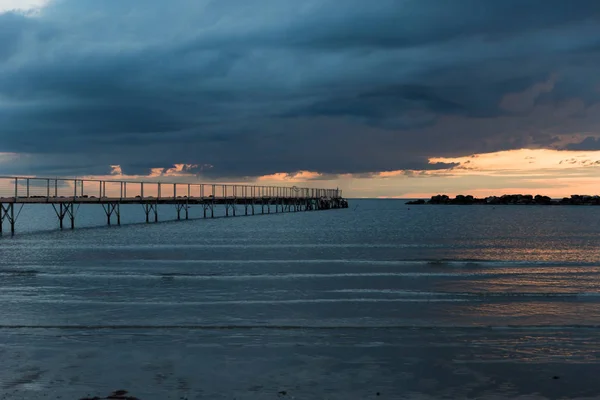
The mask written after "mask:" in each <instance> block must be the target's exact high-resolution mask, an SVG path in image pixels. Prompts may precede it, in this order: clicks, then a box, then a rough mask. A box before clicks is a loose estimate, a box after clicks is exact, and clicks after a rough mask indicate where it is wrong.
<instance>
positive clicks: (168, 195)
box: [0, 176, 348, 234]
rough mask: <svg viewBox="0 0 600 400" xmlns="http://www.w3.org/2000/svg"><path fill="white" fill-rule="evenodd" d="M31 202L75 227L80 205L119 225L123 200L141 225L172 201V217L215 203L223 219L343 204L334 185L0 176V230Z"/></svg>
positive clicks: (206, 211)
mask: <svg viewBox="0 0 600 400" xmlns="http://www.w3.org/2000/svg"><path fill="white" fill-rule="evenodd" d="M35 204H51V205H52V207H53V208H54V211H55V213H56V216H57V218H58V226H59V228H60V229H63V228H64V225H65V219H66V220H67V222H68V223H69V225H70V226H69V227H70V228H71V229H74V228H75V219H76V218H75V217H76V214H77V210H78V208H79V206H80V205H82V204H99V205H101V206H102V207H103V209H104V212H105V213H106V218H107V219H106V221H107V224H108V225H111V224H113V223H114V224H117V225H120V224H121V208H120V206H121V205H124V204H140V205H142V207H143V210H144V213H145V216H146V222H147V223H149V222H151V221H153V222H158V206H159V205H174V206H175V209H176V211H177V219H189V212H188V209H189V207H190V206H192V205H200V206H201V207H202V208H203V216H204V218H214V217H215V208H216V207H223V208H224V210H225V216H227V217H229V216H236V215H255V214H268V213H271V212H275V213H279V212H282V213H283V212H298V211H316V210H328V209H336V208H347V207H348V203H347V201H346V200H345V199H344V198H343V197H342V191H341V190H339V189H317V188H298V187H295V186H294V187H283V186H256V185H234V184H216V183H180V182H167V181H161V182H157V181H118V180H94V179H63V178H38V177H14V176H0V234H1V233H2V230H3V227H4V225H5V223H6V224H7V225H8V227H9V228H10V232H11V234H14V233H15V225H16V222H17V220H18V217H19V214H20V211H21V210H22V208H23V206H25V205H35ZM273 208H274V210H273ZM5 221H6V222H5Z"/></svg>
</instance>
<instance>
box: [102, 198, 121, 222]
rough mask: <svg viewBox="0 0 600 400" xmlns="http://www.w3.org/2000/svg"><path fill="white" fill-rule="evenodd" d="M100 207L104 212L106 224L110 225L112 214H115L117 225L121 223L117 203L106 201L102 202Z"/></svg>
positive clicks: (119, 209) (119, 208)
mask: <svg viewBox="0 0 600 400" xmlns="http://www.w3.org/2000/svg"><path fill="white" fill-rule="evenodd" d="M102 208H103V209H104V212H105V213H106V222H107V225H111V223H112V218H111V217H112V215H113V214H115V215H116V217H117V225H121V207H120V204H119V203H107V204H102Z"/></svg>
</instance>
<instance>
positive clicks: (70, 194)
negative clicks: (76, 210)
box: [0, 176, 342, 202]
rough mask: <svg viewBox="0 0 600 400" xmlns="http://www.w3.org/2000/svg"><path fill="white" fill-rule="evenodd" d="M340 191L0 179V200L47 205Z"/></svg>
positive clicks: (334, 191)
mask: <svg viewBox="0 0 600 400" xmlns="http://www.w3.org/2000/svg"><path fill="white" fill-rule="evenodd" d="M341 197H342V193H341V190H338V189H318V188H299V187H296V186H293V187H285V186H259V185H238V184H220V183H178V182H168V181H141V180H140V181H131V180H97V179H76V178H73V179H64V178H39V177H16V176H0V198H9V199H18V200H31V201H35V199H37V200H38V201H44V199H46V201H51V200H55V199H57V198H71V199H79V200H84V199H85V201H90V202H93V201H94V200H97V201H103V200H106V199H118V200H127V199H129V200H135V199H137V200H141V201H144V200H151V199H157V200H168V199H181V198H184V199H185V198H188V199H192V198H193V199H211V198H212V199H261V198H280V199H281V198H282V199H294V198H296V199H307V198H313V199H317V198H333V199H335V198H341Z"/></svg>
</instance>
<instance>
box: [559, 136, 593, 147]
mask: <svg viewBox="0 0 600 400" xmlns="http://www.w3.org/2000/svg"><path fill="white" fill-rule="evenodd" d="M565 150H600V138H598V137H593V136H588V137H586V138H585V139H583V140H582V141H581V142H579V143H571V144H568V145H566V146H565Z"/></svg>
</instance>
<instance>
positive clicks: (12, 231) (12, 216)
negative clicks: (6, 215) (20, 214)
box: [9, 203, 15, 235]
mask: <svg viewBox="0 0 600 400" xmlns="http://www.w3.org/2000/svg"><path fill="white" fill-rule="evenodd" d="M9 207H10V219H9V222H10V234H11V235H14V234H15V203H11V204H10V206H9Z"/></svg>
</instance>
